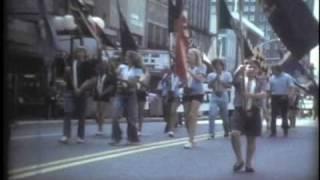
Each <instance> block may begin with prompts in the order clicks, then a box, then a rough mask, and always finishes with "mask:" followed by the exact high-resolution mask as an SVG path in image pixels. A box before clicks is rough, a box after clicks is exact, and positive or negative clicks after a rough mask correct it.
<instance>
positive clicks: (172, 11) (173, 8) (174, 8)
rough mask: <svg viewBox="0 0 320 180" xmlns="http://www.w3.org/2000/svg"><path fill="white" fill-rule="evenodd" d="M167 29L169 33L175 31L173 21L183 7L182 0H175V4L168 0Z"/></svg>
mask: <svg viewBox="0 0 320 180" xmlns="http://www.w3.org/2000/svg"><path fill="white" fill-rule="evenodd" d="M168 6H169V8H168V30H169V33H171V32H174V31H175V28H174V27H175V25H174V24H175V23H174V22H175V21H176V20H177V19H178V18H179V17H180V15H181V13H182V9H183V2H182V0H176V4H175V5H174V4H173V2H172V0H168Z"/></svg>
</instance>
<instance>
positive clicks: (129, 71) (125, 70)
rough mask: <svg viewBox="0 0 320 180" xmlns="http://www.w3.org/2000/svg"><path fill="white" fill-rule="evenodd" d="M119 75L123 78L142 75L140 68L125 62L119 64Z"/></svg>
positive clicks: (128, 78) (129, 78)
mask: <svg viewBox="0 0 320 180" xmlns="http://www.w3.org/2000/svg"><path fill="white" fill-rule="evenodd" d="M119 75H120V78H121V79H123V80H131V79H134V78H138V79H139V78H141V77H142V76H143V75H144V72H143V69H142V68H135V67H130V68H129V66H128V65H125V64H121V65H120V66H119Z"/></svg>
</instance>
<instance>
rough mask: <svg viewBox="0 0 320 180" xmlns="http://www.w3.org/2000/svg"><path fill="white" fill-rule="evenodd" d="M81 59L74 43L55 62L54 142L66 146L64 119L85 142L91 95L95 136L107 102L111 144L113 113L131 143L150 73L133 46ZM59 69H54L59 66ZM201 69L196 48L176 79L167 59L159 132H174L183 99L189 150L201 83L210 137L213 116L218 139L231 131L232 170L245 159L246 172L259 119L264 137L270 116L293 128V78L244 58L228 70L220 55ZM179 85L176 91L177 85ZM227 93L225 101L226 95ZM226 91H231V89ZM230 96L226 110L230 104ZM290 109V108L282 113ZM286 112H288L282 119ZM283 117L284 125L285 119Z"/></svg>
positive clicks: (117, 133) (116, 134)
mask: <svg viewBox="0 0 320 180" xmlns="http://www.w3.org/2000/svg"><path fill="white" fill-rule="evenodd" d="M100 56H101V57H100V58H93V59H92V58H88V54H87V51H86V49H85V48H84V47H79V48H78V49H77V50H76V51H75V53H74V55H73V56H66V55H64V56H63V58H61V60H60V61H57V67H60V70H59V71H58V72H60V73H61V74H63V77H64V82H65V89H64V123H63V124H64V126H63V136H62V138H61V139H60V142H61V143H64V144H67V143H68V142H70V138H71V119H72V117H75V118H76V119H78V131H77V137H78V138H77V143H84V142H85V112H86V109H87V98H88V96H90V95H92V96H93V97H94V100H95V101H96V105H97V114H96V121H97V129H98V132H97V134H98V135H101V134H103V124H104V119H105V118H106V117H105V112H106V103H108V102H110V103H111V104H112V110H111V112H112V115H111V117H108V118H111V119H112V132H111V134H112V136H111V137H112V141H111V142H110V145H118V144H119V143H120V142H121V140H122V139H123V135H122V134H123V133H122V129H121V128H120V125H119V120H120V118H122V117H124V118H125V119H126V121H127V131H126V132H127V133H126V134H127V142H128V144H129V145H137V144H139V143H140V142H141V136H140V135H141V131H142V128H143V119H144V106H145V103H146V99H147V96H148V91H149V89H150V87H148V85H149V81H150V73H149V72H148V70H147V69H146V68H145V67H144V65H143V59H142V56H141V55H139V53H138V52H135V51H130V50H129V51H127V52H126V53H125V54H124V55H122V56H120V58H114V57H110V58H109V57H106V56H102V55H100ZM58 69H59V68H58ZM207 69H208V67H207V66H206V65H205V64H203V62H202V53H201V51H200V50H198V49H196V48H191V49H189V50H188V56H187V78H186V80H185V79H184V80H182V79H180V78H179V76H178V75H177V73H176V67H175V65H174V64H172V65H171V67H168V68H167V69H166V70H165V72H164V74H163V77H162V79H161V80H160V82H159V84H158V89H159V90H160V93H159V97H161V98H162V104H163V119H164V121H165V122H166V125H165V127H164V132H165V133H166V134H167V135H168V136H169V137H172V138H173V137H175V132H176V127H177V124H178V119H179V118H178V114H177V109H178V106H179V105H180V104H183V109H184V113H183V116H184V121H185V126H186V130H187V133H188V137H189V140H188V142H187V143H186V144H185V145H184V148H185V149H192V148H195V147H196V144H195V139H194V138H195V135H196V130H197V121H198V115H199V108H200V105H201V104H202V103H203V100H204V95H205V93H206V92H205V88H204V83H208V87H209V88H210V89H211V90H212V91H211V98H210V108H209V117H208V119H209V125H208V133H209V137H208V138H209V139H214V138H215V121H216V120H217V119H219V118H221V119H222V121H223V129H224V137H228V136H231V137H230V139H231V144H232V147H233V150H234V153H235V156H236V163H235V164H234V167H233V170H234V171H239V170H241V169H242V168H243V166H244V164H245V167H246V168H245V171H247V172H254V169H253V166H252V158H253V155H254V152H255V149H256V137H258V136H260V135H261V131H262V121H263V120H266V123H267V128H268V129H269V130H270V136H271V137H275V136H276V135H277V127H276V119H277V116H278V115H280V116H281V118H282V128H283V133H284V136H288V130H289V127H295V124H296V122H295V116H296V108H297V102H298V94H299V93H297V88H296V87H295V85H294V79H293V78H292V77H291V76H290V75H289V74H287V73H285V72H283V71H282V69H281V67H280V66H275V67H273V69H272V74H270V72H269V71H268V70H267V69H264V68H262V67H261V66H260V62H259V61H257V60H256V59H254V58H253V57H252V58H251V59H247V60H246V61H245V62H244V64H241V65H239V67H238V68H237V69H236V70H235V72H228V71H227V70H226V67H225V64H224V59H219V58H217V59H214V60H212V64H211V67H210V69H213V72H210V73H209V74H208V72H207ZM181 88H183V91H182V92H181V91H180V89H181ZM232 91H233V92H234V97H233V98H231V96H230V92H232ZM231 94H232V93H231ZM230 101H232V107H231V108H230ZM288 111H290V113H288ZM288 115H289V116H288ZM288 119H289V120H290V126H289V123H288ZM241 135H245V136H246V138H247V142H248V143H247V157H246V160H245V161H244V159H243V157H242V154H241V141H240V136H241Z"/></svg>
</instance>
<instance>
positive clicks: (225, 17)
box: [218, 0, 253, 58]
mask: <svg viewBox="0 0 320 180" xmlns="http://www.w3.org/2000/svg"><path fill="white" fill-rule="evenodd" d="M219 7H220V8H219V9H218V29H219V30H220V29H233V30H234V32H235V33H236V35H237V39H238V40H239V41H240V38H243V39H244V57H245V58H250V57H252V56H253V53H252V50H251V49H250V47H249V44H248V42H247V41H246V40H245V38H244V37H243V34H242V33H241V32H240V30H239V29H238V28H237V27H235V23H234V19H233V17H232V16H231V14H230V12H229V9H228V7H227V4H226V3H225V1H224V0H219Z"/></svg>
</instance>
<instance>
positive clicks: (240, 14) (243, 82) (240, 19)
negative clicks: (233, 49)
mask: <svg viewBox="0 0 320 180" xmlns="http://www.w3.org/2000/svg"><path fill="white" fill-rule="evenodd" d="M242 14H243V0H239V22H240V62H241V64H242V65H243V64H244V39H243V38H244V35H243V34H242V32H243V24H242ZM244 76H245V74H243V79H242V81H241V88H242V92H243V93H242V94H241V96H243V97H244V96H245V94H244V92H245V91H246V87H245V78H244ZM242 107H243V108H244V109H245V108H246V107H247V103H246V101H242Z"/></svg>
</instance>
